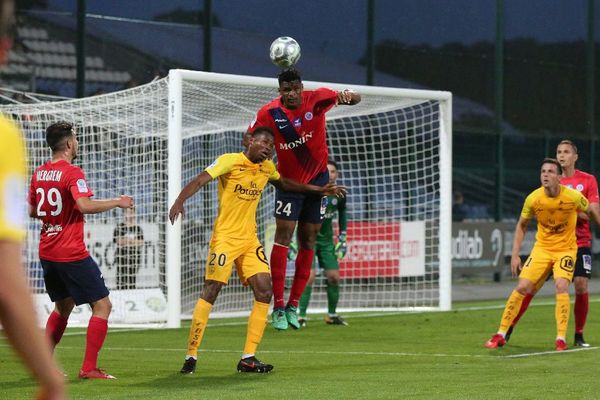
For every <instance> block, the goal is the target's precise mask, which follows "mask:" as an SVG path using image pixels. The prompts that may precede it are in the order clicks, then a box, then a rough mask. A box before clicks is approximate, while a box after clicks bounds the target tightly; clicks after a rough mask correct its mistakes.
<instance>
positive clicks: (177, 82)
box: [166, 69, 452, 328]
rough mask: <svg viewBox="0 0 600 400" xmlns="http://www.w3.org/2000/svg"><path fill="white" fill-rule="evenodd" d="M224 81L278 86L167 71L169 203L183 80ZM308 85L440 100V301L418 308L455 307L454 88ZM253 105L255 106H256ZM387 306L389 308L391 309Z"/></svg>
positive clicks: (170, 264)
mask: <svg viewBox="0 0 600 400" xmlns="http://www.w3.org/2000/svg"><path fill="white" fill-rule="evenodd" d="M187 80H190V81H205V82H217V83H218V82H226V83H228V84H236V85H240V86H248V87H257V86H258V87H266V88H274V89H275V88H277V87H278V83H277V80H276V79H273V78H261V77H250V76H241V75H229V74H219V73H208V72H199V71H189V70H178V69H177V70H171V71H169V76H168V107H169V108H168V134H169V138H168V169H167V170H168V204H169V206H170V205H171V204H173V202H174V201H175V199H176V198H177V196H178V195H179V193H180V191H181V188H182V182H181V180H182V173H181V168H182V140H183V139H182V129H183V127H182V113H183V100H182V87H183V85H182V83H183V81H187ZM303 83H304V87H305V88H306V89H313V88H317V87H322V86H327V87H330V88H333V89H336V90H343V89H346V88H352V89H354V90H356V91H358V92H359V93H361V94H362V95H376V96H390V97H407V98H410V99H423V100H435V101H438V102H439V104H440V110H439V111H440V115H441V119H440V124H439V143H440V152H439V178H440V179H439V193H440V208H439V229H438V232H439V245H438V259H439V302H438V304H439V305H438V307H424V308H421V307H420V308H419V310H425V309H429V310H441V311H447V310H450V309H451V305H452V293H451V279H452V272H451V268H452V267H451V262H452V260H451V251H450V246H451V224H452V218H451V217H452V215H451V211H452V194H451V193H452V94H451V93H450V92H444V91H432V90H413V89H397V88H389V87H377V86H361V85H353V84H333V83H324V82H312V81H304V82H303ZM256 111H257V110H254V111H253V112H256ZM248 122H249V121H240V130H242V131H243V130H245V128H246V126H247V124H248ZM181 233H182V229H181V219H179V220H178V221H177V222H176V223H175V225H171V224H167V230H166V235H167V236H166V264H167V265H166V275H167V278H166V279H167V287H168V297H167V300H168V301H167V302H168V317H167V327H169V328H178V327H180V325H181ZM388 310H389V309H388Z"/></svg>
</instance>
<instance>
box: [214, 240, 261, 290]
mask: <svg viewBox="0 0 600 400" xmlns="http://www.w3.org/2000/svg"><path fill="white" fill-rule="evenodd" d="M234 263H235V266H236V269H237V273H238V276H239V278H240V280H241V281H242V283H243V284H244V285H247V281H248V278H250V277H251V276H254V275H256V274H258V273H261V272H265V273H267V274H270V273H271V271H270V269H269V263H268V261H267V257H266V256H265V252H264V249H263V247H262V245H261V244H260V242H259V241H258V239H257V238H256V237H254V238H252V239H249V240H238V239H235V240H233V239H231V238H214V237H213V238H212V239H211V241H210V248H209V249H208V260H206V273H205V276H204V277H205V279H211V280H213V281H218V282H223V283H225V284H227V283H228V282H229V277H230V276H231V270H232V268H233V264H234Z"/></svg>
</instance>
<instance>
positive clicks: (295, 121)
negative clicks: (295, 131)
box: [294, 117, 302, 128]
mask: <svg viewBox="0 0 600 400" xmlns="http://www.w3.org/2000/svg"><path fill="white" fill-rule="evenodd" d="M300 125H302V117H298V118H296V119H295V120H294V128H299V127H300Z"/></svg>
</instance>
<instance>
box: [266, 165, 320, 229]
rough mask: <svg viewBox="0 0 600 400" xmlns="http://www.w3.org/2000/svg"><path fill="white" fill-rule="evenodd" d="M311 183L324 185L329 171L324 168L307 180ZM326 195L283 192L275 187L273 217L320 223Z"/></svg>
mask: <svg viewBox="0 0 600 400" xmlns="http://www.w3.org/2000/svg"><path fill="white" fill-rule="evenodd" d="M309 183H310V184H311V185H316V186H325V185H326V184H327V183H329V171H328V170H325V171H323V172H321V173H320V174H319V175H317V176H316V178H314V179H313V180H312V181H310V182H309ZM326 206H327V196H318V195H314V194H306V193H296V192H284V191H282V190H279V189H277V192H276V194H275V213H274V215H275V218H279V219H285V220H288V221H301V222H308V223H311V224H320V223H321V222H323V217H324V216H325V207H326Z"/></svg>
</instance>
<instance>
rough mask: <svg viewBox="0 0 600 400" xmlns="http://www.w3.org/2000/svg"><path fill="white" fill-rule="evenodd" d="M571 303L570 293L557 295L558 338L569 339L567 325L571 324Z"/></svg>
mask: <svg viewBox="0 0 600 400" xmlns="http://www.w3.org/2000/svg"><path fill="white" fill-rule="evenodd" d="M570 308H571V303H570V299H569V293H558V294H557V295H556V309H555V315H556V337H559V338H562V339H563V340H564V338H566V337H567V325H568V324H569V312H570Z"/></svg>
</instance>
